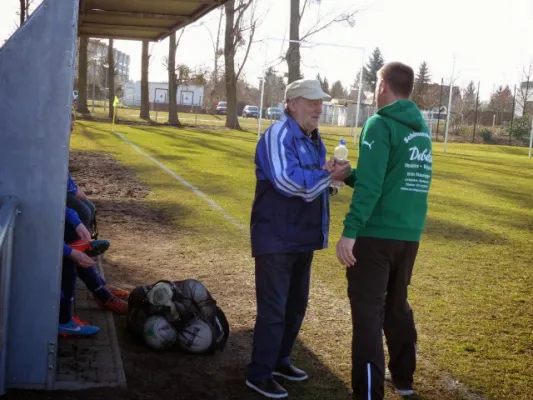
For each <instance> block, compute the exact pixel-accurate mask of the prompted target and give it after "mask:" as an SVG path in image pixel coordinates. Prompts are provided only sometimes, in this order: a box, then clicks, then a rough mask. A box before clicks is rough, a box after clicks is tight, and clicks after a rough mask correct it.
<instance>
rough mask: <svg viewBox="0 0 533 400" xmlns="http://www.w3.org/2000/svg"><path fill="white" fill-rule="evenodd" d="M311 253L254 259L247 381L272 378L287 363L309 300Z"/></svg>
mask: <svg viewBox="0 0 533 400" xmlns="http://www.w3.org/2000/svg"><path fill="white" fill-rule="evenodd" d="M312 259H313V253H312V252H310V253H293V254H272V255H266V256H259V257H256V259H255V282H256V298H257V320H256V324H255V329H254V343H253V350H252V360H251V362H250V364H249V366H248V380H249V381H250V382H256V383H258V382H261V381H263V380H266V379H271V378H272V372H274V371H275V369H276V367H279V366H283V365H288V364H290V355H291V353H292V349H293V346H294V343H295V341H296V337H297V336H298V333H299V331H300V328H301V326H302V322H303V319H304V316H305V312H306V309H307V303H308V299H309V281H310V274H311V261H312Z"/></svg>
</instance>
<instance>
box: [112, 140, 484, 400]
mask: <svg viewBox="0 0 533 400" xmlns="http://www.w3.org/2000/svg"><path fill="white" fill-rule="evenodd" d="M113 133H114V134H115V135H117V136H118V137H119V138H120V139H121V140H123V141H124V142H126V143H127V144H129V145H130V146H131V147H133V149H135V151H136V152H138V153H139V154H142V155H143V156H145V157H146V158H148V159H150V160H151V161H152V162H154V163H155V164H156V165H157V166H158V167H160V168H161V169H162V170H164V171H165V172H167V173H168V174H169V175H170V176H172V177H173V178H174V179H176V180H177V181H179V182H181V183H182V184H183V185H184V186H186V187H188V188H189V189H191V190H192V191H193V192H194V193H195V194H196V195H198V196H199V197H201V198H202V199H203V200H205V201H206V202H207V204H209V205H210V206H211V208H213V209H214V210H216V211H219V212H220V213H221V214H222V216H223V217H224V218H225V219H226V220H227V221H228V222H230V223H231V224H232V225H234V226H235V227H237V228H238V229H240V230H242V231H244V232H247V229H246V227H245V226H244V225H243V224H241V223H240V222H239V221H238V220H237V219H236V218H234V217H232V216H231V215H230V214H228V213H227V212H226V210H224V209H223V208H222V207H220V206H219V205H218V204H217V203H216V202H215V201H214V200H213V199H211V198H210V197H209V196H208V195H206V194H205V193H204V192H202V191H201V190H200V189H198V188H197V187H196V186H194V185H192V184H190V183H189V182H187V181H186V180H185V179H183V178H182V177H181V176H179V175H178V174H176V173H175V172H174V171H172V170H171V169H170V168H168V167H167V166H166V165H165V164H163V163H162V162H161V161H159V160H157V159H156V158H154V157H152V156H150V155H148V154H146V153H145V152H144V151H142V150H141V149H140V148H139V147H138V146H137V145H136V144H134V143H132V142H130V141H129V140H128V139H127V138H126V137H125V136H124V135H122V134H121V133H118V132H113ZM317 283H318V286H319V287H320V288H321V289H322V290H323V291H326V292H329V293H331V292H330V290H329V288H327V287H325V286H324V285H323V284H322V282H317ZM338 301H339V303H338V306H339V307H341V309H342V307H343V306H344V305H345V304H344V302H343V300H341V299H338ZM418 359H419V361H420V362H421V363H426V364H427V365H429V366H430V367H431V368H434V366H433V363H431V362H430V361H429V360H427V359H426V358H425V357H421V356H420V354H418ZM438 372H439V376H438V378H440V379H441V381H442V382H443V383H444V385H445V386H446V387H447V389H448V390H450V391H451V392H454V393H456V394H459V395H460V396H461V397H462V398H463V399H464V400H485V398H484V397H483V396H481V395H479V394H477V393H475V392H473V391H471V390H470V389H469V388H468V387H467V386H466V385H464V384H463V383H461V382H459V381H458V380H456V379H454V378H453V376H451V375H450V374H448V373H443V372H441V371H438Z"/></svg>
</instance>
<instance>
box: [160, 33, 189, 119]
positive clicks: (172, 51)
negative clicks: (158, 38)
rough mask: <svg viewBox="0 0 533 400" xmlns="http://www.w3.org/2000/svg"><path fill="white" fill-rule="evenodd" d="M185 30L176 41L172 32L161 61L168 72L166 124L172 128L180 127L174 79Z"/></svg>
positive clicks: (176, 86)
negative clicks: (178, 50) (166, 51)
mask: <svg viewBox="0 0 533 400" xmlns="http://www.w3.org/2000/svg"><path fill="white" fill-rule="evenodd" d="M184 32H185V29H182V30H181V32H180V35H179V37H178V39H177V40H176V32H172V34H171V35H170V38H169V43H168V57H166V58H165V60H163V65H165V66H166V68H167V71H168V97H169V99H168V123H169V124H170V125H172V126H179V125H181V123H180V120H179V118H178V107H177V104H176V98H177V93H178V82H177V78H176V51H177V49H178V46H179V45H180V41H181V38H182V37H183V33H184Z"/></svg>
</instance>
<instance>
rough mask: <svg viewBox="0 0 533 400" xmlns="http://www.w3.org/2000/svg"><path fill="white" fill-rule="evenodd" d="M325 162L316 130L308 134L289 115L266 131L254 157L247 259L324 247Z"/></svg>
mask: <svg viewBox="0 0 533 400" xmlns="http://www.w3.org/2000/svg"><path fill="white" fill-rule="evenodd" d="M313 137H314V140H313ZM325 163H326V148H325V146H324V143H323V142H322V139H321V138H320V135H319V134H318V132H316V134H314V135H312V137H308V136H307V135H305V134H304V132H303V131H302V129H301V128H300V127H299V126H298V124H297V123H296V121H295V120H294V119H292V118H291V117H290V116H287V117H286V119H285V120H284V121H279V122H277V123H275V124H273V125H272V126H271V127H270V128H268V129H267V131H266V132H265V134H264V135H263V136H262V138H261V139H260V141H259V143H258V145H257V149H256V155H255V164H256V178H257V182H256V191H255V199H254V202H253V205H252V215H251V223H250V230H251V242H252V256H253V257H256V256H260V255H265V254H274V253H300V252H308V251H314V250H319V249H323V248H326V247H327V245H328V234H329V192H328V188H329V185H330V184H331V176H330V174H329V173H328V172H327V171H325V170H323V169H322V167H323V166H324V164H325Z"/></svg>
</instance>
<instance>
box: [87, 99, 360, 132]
mask: <svg viewBox="0 0 533 400" xmlns="http://www.w3.org/2000/svg"><path fill="white" fill-rule="evenodd" d="M89 110H92V108H91V106H90V105H89ZM139 112H140V111H139V109H137V108H119V109H118V111H117V115H116V120H117V121H125V122H145V121H143V120H141V119H140V118H139ZM91 115H92V117H93V118H97V119H106V120H108V119H109V110H104V108H103V107H95V109H94V113H92V114H91ZM178 117H179V119H180V122H181V123H182V124H184V125H193V126H201V127H212V128H216V127H221V128H222V127H224V125H225V124H226V116H225V115H212V114H194V113H179V115H178ZM150 118H151V119H152V121H153V122H155V123H158V124H166V123H167V122H168V112H166V111H159V112H157V113H156V112H155V111H150ZM271 123H273V121H271V120H268V119H264V118H263V120H262V122H261V125H262V129H264V128H266V127H267V126H269V125H270V124H271ZM239 124H240V125H241V128H242V129H244V130H246V131H250V132H255V133H257V120H256V119H254V118H242V117H239ZM321 130H322V134H324V135H328V136H329V135H335V136H345V137H350V136H352V137H353V128H350V127H344V126H342V127H340V126H332V125H327V124H322V126H321Z"/></svg>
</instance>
